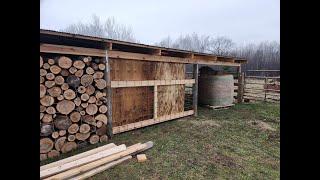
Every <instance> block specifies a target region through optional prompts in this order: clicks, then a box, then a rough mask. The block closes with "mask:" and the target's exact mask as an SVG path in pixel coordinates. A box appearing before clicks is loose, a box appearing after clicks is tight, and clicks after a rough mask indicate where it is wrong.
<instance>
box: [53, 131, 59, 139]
mask: <svg viewBox="0 0 320 180" xmlns="http://www.w3.org/2000/svg"><path fill="white" fill-rule="evenodd" d="M51 137H52V138H53V139H57V138H58V137H59V132H58V131H55V132H53V133H52V134H51Z"/></svg>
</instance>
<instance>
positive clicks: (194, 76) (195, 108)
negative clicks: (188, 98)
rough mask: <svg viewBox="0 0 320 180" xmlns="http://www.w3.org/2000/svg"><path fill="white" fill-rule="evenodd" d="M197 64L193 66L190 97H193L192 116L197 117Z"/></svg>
mask: <svg viewBox="0 0 320 180" xmlns="http://www.w3.org/2000/svg"><path fill="white" fill-rule="evenodd" d="M198 68H199V65H198V64H194V65H193V78H194V79H195V83H194V85H193V86H192V95H193V100H192V102H193V110H194V116H196V117H197V116H198Z"/></svg>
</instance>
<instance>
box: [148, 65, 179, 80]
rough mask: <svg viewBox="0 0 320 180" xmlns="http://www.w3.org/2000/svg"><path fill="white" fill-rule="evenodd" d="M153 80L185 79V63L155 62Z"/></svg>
mask: <svg viewBox="0 0 320 180" xmlns="http://www.w3.org/2000/svg"><path fill="white" fill-rule="evenodd" d="M154 73H155V80H175V79H185V64H178V63H163V62H158V63H155V72H154Z"/></svg>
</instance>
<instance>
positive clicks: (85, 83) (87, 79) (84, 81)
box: [81, 74, 93, 87]
mask: <svg viewBox="0 0 320 180" xmlns="http://www.w3.org/2000/svg"><path fill="white" fill-rule="evenodd" d="M92 82H93V76H92V75H89V74H85V75H83V76H82V77H81V84H82V85H83V86H84V87H87V86H89V85H90V84H92Z"/></svg>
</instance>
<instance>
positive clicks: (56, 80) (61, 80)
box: [54, 76, 64, 85]
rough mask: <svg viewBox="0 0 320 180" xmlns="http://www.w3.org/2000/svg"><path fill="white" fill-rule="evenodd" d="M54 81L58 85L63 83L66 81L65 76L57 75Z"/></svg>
mask: <svg viewBox="0 0 320 180" xmlns="http://www.w3.org/2000/svg"><path fill="white" fill-rule="evenodd" d="M54 82H55V83H56V84H57V85H62V84H63V83H64V78H63V77H62V76H56V78H54Z"/></svg>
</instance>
